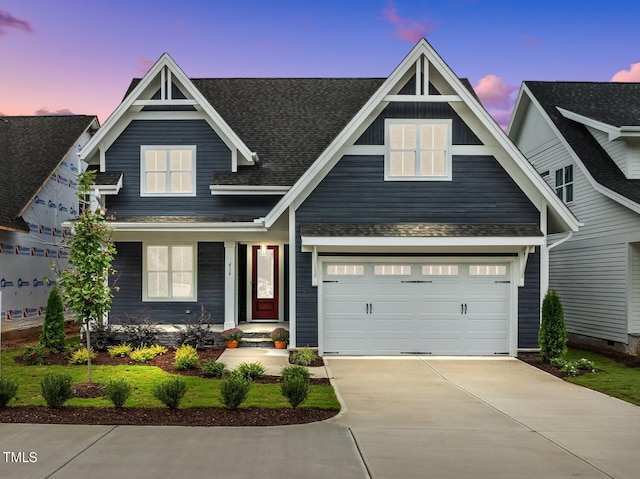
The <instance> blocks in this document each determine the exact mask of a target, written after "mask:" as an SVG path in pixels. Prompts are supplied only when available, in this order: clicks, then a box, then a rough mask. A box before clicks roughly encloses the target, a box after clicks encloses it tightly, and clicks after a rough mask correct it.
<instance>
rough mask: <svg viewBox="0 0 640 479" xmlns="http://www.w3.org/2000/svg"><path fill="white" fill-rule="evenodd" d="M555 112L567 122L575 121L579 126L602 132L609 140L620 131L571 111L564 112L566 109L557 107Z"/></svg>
mask: <svg viewBox="0 0 640 479" xmlns="http://www.w3.org/2000/svg"><path fill="white" fill-rule="evenodd" d="M556 110H558V111H559V112H560V114H561V115H562V116H564V117H565V118H567V119H569V120H573V121H576V122H578V123H581V124H583V125H585V126H590V127H592V128H595V129H596V130H600V131H602V132H604V133H607V134H608V135H609V139H611V136H612V135H616V134H618V133H619V131H620V128H618V127H616V126H613V125H609V124H607V123H603V122H601V121H598V120H594V119H593V118H589V117H587V116H584V115H580V114H579V113H574V112H572V111H569V110H566V109H564V108H561V107H559V106H556Z"/></svg>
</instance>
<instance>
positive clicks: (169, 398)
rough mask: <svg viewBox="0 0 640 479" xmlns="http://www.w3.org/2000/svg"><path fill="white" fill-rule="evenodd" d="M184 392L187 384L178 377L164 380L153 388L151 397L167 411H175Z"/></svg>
mask: <svg viewBox="0 0 640 479" xmlns="http://www.w3.org/2000/svg"><path fill="white" fill-rule="evenodd" d="M186 392H187V382H186V381H185V380H184V379H182V378H180V377H172V378H169V379H166V380H164V381H162V382H161V383H158V384H156V385H155V386H154V388H153V396H154V397H155V398H156V399H159V400H160V401H162V403H163V404H164V405H165V406H167V407H168V408H169V409H177V408H178V406H179V405H180V401H182V398H183V397H184V395H185V393H186Z"/></svg>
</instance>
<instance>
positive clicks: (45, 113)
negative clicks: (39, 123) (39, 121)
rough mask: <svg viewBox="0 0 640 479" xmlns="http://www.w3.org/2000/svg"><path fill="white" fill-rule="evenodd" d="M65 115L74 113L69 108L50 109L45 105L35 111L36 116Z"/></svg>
mask: <svg viewBox="0 0 640 479" xmlns="http://www.w3.org/2000/svg"><path fill="white" fill-rule="evenodd" d="M66 115H75V113H74V112H72V111H71V110H69V109H68V108H63V109H61V110H56V111H50V110H48V109H47V107H46V106H45V107H42V108H40V109H39V110H37V111H36V116H66Z"/></svg>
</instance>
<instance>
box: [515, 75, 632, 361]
mask: <svg viewBox="0 0 640 479" xmlns="http://www.w3.org/2000/svg"><path fill="white" fill-rule="evenodd" d="M638 111H640V84H638V83H579V82H525V83H524V84H523V86H522V90H521V92H520V96H519V99H518V103H517V105H516V109H515V111H514V114H513V118H512V120H511V125H510V129H509V135H510V136H511V138H513V140H514V141H515V143H516V144H517V145H518V146H519V147H520V149H521V150H522V152H523V153H524V154H525V156H527V158H529V160H530V161H531V162H532V163H533V165H534V166H535V168H536V169H537V170H538V172H539V173H540V174H541V175H542V176H543V177H544V178H545V180H546V181H547V182H548V183H549V185H550V186H551V187H552V188H554V189H555V191H556V193H557V194H558V196H559V197H560V198H562V199H563V200H564V201H565V202H566V203H567V205H568V206H569V208H571V210H572V211H573V213H574V214H575V215H576V216H577V217H578V219H579V220H580V221H581V222H583V223H584V226H583V227H581V228H580V231H579V232H577V233H575V234H574V235H573V237H572V238H570V240H568V241H566V242H564V243H563V244H559V245H558V246H557V248H554V249H552V252H551V267H550V284H551V285H552V286H553V287H555V288H556V289H557V291H558V293H559V295H560V297H561V299H562V302H563V306H564V311H565V320H566V326H567V331H568V332H569V333H570V334H571V336H572V337H573V338H574V339H576V340H580V341H589V342H595V343H596V344H602V345H605V344H608V345H609V346H615V347H618V348H624V349H628V350H633V349H634V341H636V340H637V339H636V338H637V337H638V335H639V334H640V117H639V116H638ZM563 236H564V237H566V235H560V236H558V237H553V238H551V241H552V242H555V241H559V240H561V238H562V237H563Z"/></svg>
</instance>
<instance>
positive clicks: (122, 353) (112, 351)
mask: <svg viewBox="0 0 640 479" xmlns="http://www.w3.org/2000/svg"><path fill="white" fill-rule="evenodd" d="M107 351H108V353H109V356H111V357H112V358H125V357H127V356H129V355H130V354H131V353H132V352H133V348H132V347H131V345H130V344H128V343H122V344H118V345H116V346H110V347H109V348H107Z"/></svg>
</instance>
